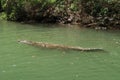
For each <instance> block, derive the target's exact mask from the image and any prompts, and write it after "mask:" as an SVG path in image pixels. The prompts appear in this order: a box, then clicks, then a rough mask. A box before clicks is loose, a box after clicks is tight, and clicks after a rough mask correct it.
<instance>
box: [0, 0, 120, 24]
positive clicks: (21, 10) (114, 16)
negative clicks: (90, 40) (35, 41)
mask: <svg viewBox="0 0 120 80" xmlns="http://www.w3.org/2000/svg"><path fill="white" fill-rule="evenodd" d="M0 2H1V3H0V9H3V10H4V13H2V15H1V16H2V17H3V18H4V19H7V20H12V21H29V20H36V21H43V20H46V21H47V20H48V21H49V20H50V19H51V21H52V20H56V21H63V23H68V22H80V21H81V19H82V18H81V17H84V16H89V15H90V16H92V17H94V18H95V19H97V18H99V17H100V18H99V19H97V20H96V21H98V22H101V21H102V23H105V22H106V19H108V20H107V21H110V20H114V21H116V20H120V10H119V8H120V1H119V0H0ZM86 14H87V15H86ZM106 17H107V18H106ZM104 21H105V22H104ZM105 24H106V23H105Z"/></svg>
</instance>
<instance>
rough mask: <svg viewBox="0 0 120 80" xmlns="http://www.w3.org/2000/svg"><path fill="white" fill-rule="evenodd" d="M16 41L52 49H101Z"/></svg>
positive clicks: (99, 49) (97, 49) (98, 49)
mask: <svg viewBox="0 0 120 80" xmlns="http://www.w3.org/2000/svg"><path fill="white" fill-rule="evenodd" d="M18 42H20V43H24V44H28V45H33V46H38V47H44V48H53V49H55V48H56V49H71V50H78V51H103V50H102V49H101V48H82V47H79V46H76V47H74V46H66V45H60V44H50V43H43V42H34V41H28V40H19V41H18Z"/></svg>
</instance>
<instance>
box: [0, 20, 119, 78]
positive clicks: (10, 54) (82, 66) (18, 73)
mask: <svg viewBox="0 0 120 80" xmlns="http://www.w3.org/2000/svg"><path fill="white" fill-rule="evenodd" d="M19 39H20V40H24V39H26V40H33V41H42V42H48V43H56V44H65V45H73V46H81V47H90V48H92V47H95V48H103V49H104V50H105V52H81V51H72V50H58V49H45V48H38V47H34V46H30V45H26V44H21V43H18V42H17V40H19ZM0 80H120V32H119V31H117V30H116V31H111V30H108V31H102V30H94V29H86V28H78V27H77V26H76V27H75V26H67V25H52V24H31V25H30V24H20V23H13V22H6V21H0Z"/></svg>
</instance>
